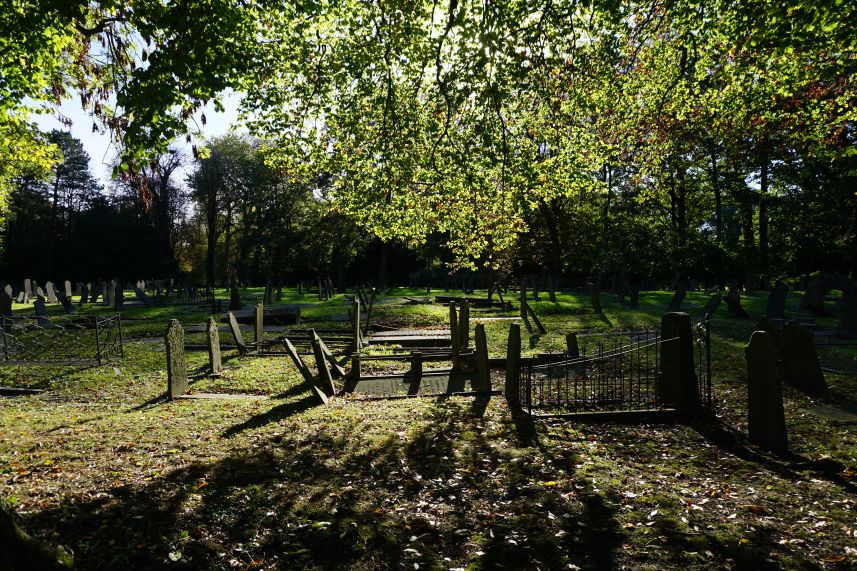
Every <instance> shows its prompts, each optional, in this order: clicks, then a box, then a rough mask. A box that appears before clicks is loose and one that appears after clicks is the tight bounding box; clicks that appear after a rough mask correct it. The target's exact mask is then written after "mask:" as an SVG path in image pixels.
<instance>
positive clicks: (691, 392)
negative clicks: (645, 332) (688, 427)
mask: <svg viewBox="0 0 857 571" xmlns="http://www.w3.org/2000/svg"><path fill="white" fill-rule="evenodd" d="M660 343H661V347H660V348H661V359H660V371H658V401H659V402H660V404H661V405H664V406H674V407H676V408H693V407H697V406H699V388H698V387H697V384H696V372H695V371H694V364H693V332H692V328H691V323H690V315H689V314H687V313H678V312H674V313H667V314H666V315H664V316H663V318H662V319H661V341H660Z"/></svg>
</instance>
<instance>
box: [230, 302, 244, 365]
mask: <svg viewBox="0 0 857 571" xmlns="http://www.w3.org/2000/svg"><path fill="white" fill-rule="evenodd" d="M227 319H228V320H229V330H230V331H232V337H233V338H234V339H235V346H236V347H238V353H239V354H240V355H246V354H247V344H246V343H244V335H242V334H241V328H240V327H239V326H238V320H237V319H235V315H234V314H233V313H232V312H231V311H230V312H229V313H228V314H227Z"/></svg>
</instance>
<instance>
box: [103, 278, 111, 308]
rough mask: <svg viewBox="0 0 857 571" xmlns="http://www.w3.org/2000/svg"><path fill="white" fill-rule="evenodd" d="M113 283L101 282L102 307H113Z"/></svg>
mask: <svg viewBox="0 0 857 571" xmlns="http://www.w3.org/2000/svg"><path fill="white" fill-rule="evenodd" d="M112 285H113V284H112V283H108V282H101V305H107V306H111V305H113V294H112V293H111V291H110V288H111V287H112Z"/></svg>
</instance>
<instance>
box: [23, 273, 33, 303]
mask: <svg viewBox="0 0 857 571" xmlns="http://www.w3.org/2000/svg"><path fill="white" fill-rule="evenodd" d="M31 299H33V281H32V280H31V279H29V278H27V279H25V280H24V303H27V302H29V301H30V300H31Z"/></svg>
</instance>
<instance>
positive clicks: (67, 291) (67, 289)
mask: <svg viewBox="0 0 857 571" xmlns="http://www.w3.org/2000/svg"><path fill="white" fill-rule="evenodd" d="M63 286H65V296H66V297H67V298H69V299H71V296H72V295H74V293H73V292H72V291H71V282H70V281H69V280H65V283H64V284H63Z"/></svg>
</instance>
